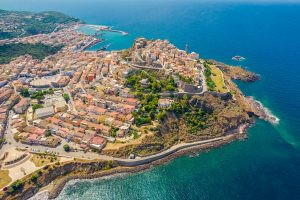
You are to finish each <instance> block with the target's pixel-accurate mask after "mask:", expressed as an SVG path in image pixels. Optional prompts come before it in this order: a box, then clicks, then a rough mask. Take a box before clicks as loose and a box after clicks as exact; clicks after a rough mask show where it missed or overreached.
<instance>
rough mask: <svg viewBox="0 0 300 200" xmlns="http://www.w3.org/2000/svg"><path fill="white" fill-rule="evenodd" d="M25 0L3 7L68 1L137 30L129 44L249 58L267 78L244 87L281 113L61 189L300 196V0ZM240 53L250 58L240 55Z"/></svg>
mask: <svg viewBox="0 0 300 200" xmlns="http://www.w3.org/2000/svg"><path fill="white" fill-rule="evenodd" d="M20 2H22V1H21V0H1V2H0V8H3V9H5V8H6V9H17V10H24V9H25V10H34V11H41V10H57V11H63V12H65V13H67V14H70V15H72V16H75V17H79V18H81V19H83V20H85V21H86V22H88V23H90V24H104V25H111V26H114V28H115V29H118V30H124V31H126V32H129V34H130V35H129V36H128V37H129V38H127V40H124V41H126V42H124V43H123V44H122V45H124V46H122V48H123V47H129V46H131V39H133V38H135V37H138V36H144V37H147V38H162V39H169V40H170V41H171V42H172V43H174V44H175V45H176V46H178V47H179V48H182V49H183V48H184V46H185V44H186V43H188V44H189V47H190V50H191V51H196V52H198V53H200V55H201V56H202V57H204V58H214V59H217V60H219V61H223V62H225V63H228V64H237V65H243V66H244V67H246V68H247V69H249V70H252V71H254V72H256V73H259V74H260V75H261V77H262V79H261V80H260V81H258V82H256V83H238V84H239V86H240V88H241V89H242V90H243V92H244V93H245V94H247V95H251V96H254V97H255V98H256V99H258V100H259V101H261V102H262V103H263V104H264V105H265V106H266V107H268V108H269V109H270V110H271V111H272V112H273V113H274V114H275V115H276V116H278V117H279V118H280V124H279V125H276V126H273V125H271V124H268V123H266V122H263V121H260V120H259V121H257V123H256V125H255V126H253V127H251V128H250V129H249V131H248V135H249V139H248V140H245V141H236V142H234V143H232V144H229V145H226V146H224V147H221V148H219V149H215V150H211V151H208V152H202V153H201V154H200V155H199V156H198V157H195V158H190V157H188V156H183V157H180V158H178V159H175V160H174V161H172V162H170V163H168V164H166V165H162V166H160V167H156V168H154V169H151V170H148V171H146V172H143V173H140V174H136V175H128V176H123V177H121V178H120V177H118V178H113V179H108V180H94V181H79V182H75V183H71V184H69V185H68V186H67V187H66V188H65V189H64V190H63V192H62V194H61V195H60V196H59V197H58V199H73V200H75V199H87V200H90V199H92V200H94V199H126V200H127V199H128V200H129V199H130V200H131V199H151V200H152V199H180V200H181V199H195V200H196V199H272V200H273V199H295V200H298V199H300V104H299V102H300V89H299V88H300V64H299V60H300V39H299V36H300V23H299V22H300V4H296V3H289V4H285V3H274V4H270V3H207V2H206V3H204V2H202V1H200V0H198V1H197V0H188V1H183V0H182V1H179V0H174V1H171V0H169V1H168V0H155V1H147V2H144V1H138V0H131V1H122V0H112V1H109V2H107V1H96V0H86V1H83V0H78V1H74V0H73V1H71V0H62V1H58V0H52V1H50V0H43V1H38V0H28V1H26V2H27V3H26V4H24V3H23V4H22V3H20ZM50 2H51V3H50ZM117 47H118V45H117V46H116V48H117ZM234 55H241V56H244V57H246V60H245V61H243V62H234V61H232V60H231V57H232V56H234Z"/></svg>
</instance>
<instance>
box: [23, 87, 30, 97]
mask: <svg viewBox="0 0 300 200" xmlns="http://www.w3.org/2000/svg"><path fill="white" fill-rule="evenodd" d="M21 95H22V96H23V97H29V96H30V94H29V90H28V88H25V89H23V90H22V91H21Z"/></svg>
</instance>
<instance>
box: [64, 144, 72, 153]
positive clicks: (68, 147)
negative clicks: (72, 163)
mask: <svg viewBox="0 0 300 200" xmlns="http://www.w3.org/2000/svg"><path fill="white" fill-rule="evenodd" d="M63 147H64V150H65V152H70V151H71V147H70V146H69V145H68V144H65V145H64V146H63Z"/></svg>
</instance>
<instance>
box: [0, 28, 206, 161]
mask: <svg viewBox="0 0 300 200" xmlns="http://www.w3.org/2000/svg"><path fill="white" fill-rule="evenodd" d="M76 28H77V25H74V26H70V27H67V28H64V29H61V30H59V31H56V32H52V33H50V34H38V35H33V36H28V37H22V38H14V39H9V40H8V39H7V40H5V41H2V42H3V43H5V44H12V43H29V44H38V43H42V44H45V45H61V46H63V48H62V49H61V50H60V51H58V52H57V53H55V54H54V55H49V56H48V57H46V58H45V59H43V60H38V59H34V58H32V56H30V55H22V56H19V57H17V58H16V59H14V60H12V61H11V62H9V63H7V64H2V65H1V69H0V70H1V77H0V87H1V88H0V90H1V93H0V103H1V106H0V120H1V121H0V131H1V138H2V140H1V141H2V149H1V152H6V153H8V154H7V155H8V156H6V157H5V156H4V157H3V159H4V162H3V163H4V165H3V166H4V167H5V165H8V166H9V165H12V163H17V162H19V161H20V160H23V159H25V157H26V156H24V155H25V154H26V152H27V151H29V152H39V153H51V154H55V155H59V156H68V157H72V158H73V157H74V158H84V159H92V158H98V156H99V153H100V154H101V150H103V149H105V150H108V151H109V150H111V149H114V148H116V147H118V146H120V145H121V146H122V145H126V144H130V143H135V142H138V141H139V140H141V139H142V138H143V137H145V135H147V134H149V132H151V130H152V129H154V128H155V126H157V125H158V124H159V122H158V120H157V119H155V118H151V119H150V121H149V120H146V121H143V122H141V123H135V118H136V117H135V116H134V113H138V112H139V110H140V109H142V106H141V104H140V100H139V99H138V98H137V96H136V95H135V93H134V92H133V91H132V88H130V87H129V85H128V80H127V79H128V77H129V76H130V74H132V73H133V72H134V71H137V70H143V69H145V70H147V69H155V70H157V71H160V72H162V73H163V74H164V76H167V77H170V78H169V79H170V82H171V83H172V84H173V86H170V85H167V86H166V87H165V88H166V89H163V90H161V91H160V92H159V99H158V101H157V108H156V111H157V110H158V111H160V110H164V109H167V108H168V107H170V106H171V104H172V102H173V101H174V100H173V99H172V98H170V97H171V96H172V95H176V94H177V95H178V94H201V93H203V92H204V91H206V90H207V86H206V82H205V76H204V69H205V67H204V65H203V63H204V61H203V60H201V59H200V60H199V55H198V54H196V53H194V52H192V53H190V54H189V53H188V47H186V50H185V51H183V50H179V49H177V48H176V47H175V46H174V45H172V44H171V43H169V42H168V41H167V40H154V41H148V40H146V39H144V38H138V39H137V40H136V41H135V42H134V44H133V46H132V48H131V49H129V50H124V51H85V49H86V48H87V47H88V46H90V45H91V44H93V43H95V42H99V41H98V39H96V38H94V37H93V36H88V35H84V34H82V33H80V32H78V31H77V30H76ZM0 42H1V41H0ZM155 83H156V84H157V82H155ZM139 84H140V85H141V86H143V87H145V88H147V87H150V88H151V87H152V88H153V87H154V86H153V85H154V83H153V81H152V82H151V80H149V78H143V79H142V80H139ZM151 84H152V85H151ZM161 84H163V83H162V82H161ZM168 84H169V83H168ZM172 84H171V85H172ZM157 113H158V112H157ZM141 125H142V126H141ZM149 127H150V129H149ZM149 130H150V131H149ZM16 148H17V149H24V150H25V151H20V152H18V153H16V151H15V149H16ZM9 152H15V154H13V155H14V156H12V157H11V156H10V154H9ZM3 155H4V154H3ZM26 155H27V154H26ZM131 158H134V155H131Z"/></svg>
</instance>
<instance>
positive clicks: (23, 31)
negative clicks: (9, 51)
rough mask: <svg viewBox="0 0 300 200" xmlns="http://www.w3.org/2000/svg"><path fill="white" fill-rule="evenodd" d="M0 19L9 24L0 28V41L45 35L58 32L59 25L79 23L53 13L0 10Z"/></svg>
mask: <svg viewBox="0 0 300 200" xmlns="http://www.w3.org/2000/svg"><path fill="white" fill-rule="evenodd" d="M0 19H1V21H3V22H5V23H8V24H10V26H3V27H0V39H10V38H15V37H25V36H30V35H36V34H41V33H46V34H47V33H51V32H53V31H54V30H59V29H60V28H61V25H68V24H70V23H74V22H79V19H75V18H72V17H69V16H67V15H65V14H62V13H59V12H53V11H51V12H41V13H32V12H22V11H5V10H0Z"/></svg>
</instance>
